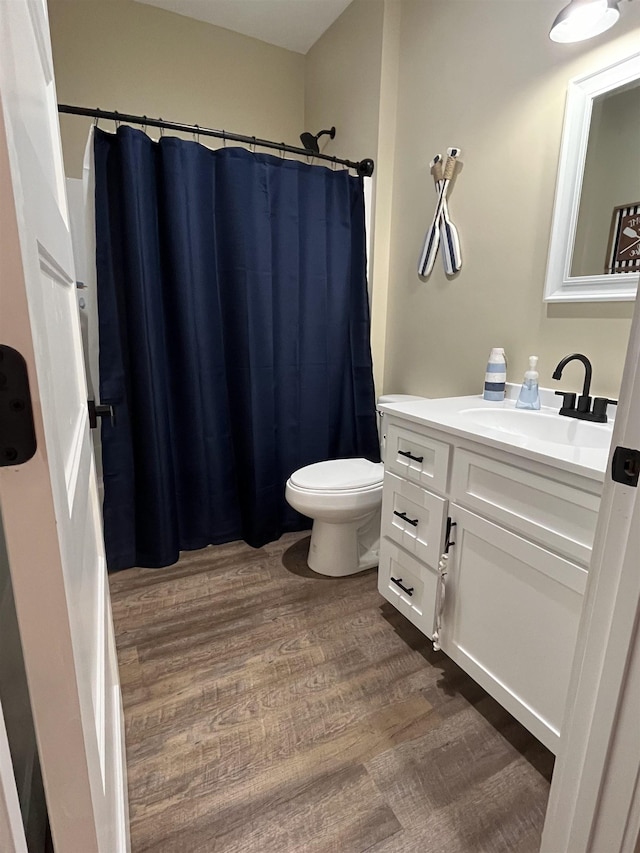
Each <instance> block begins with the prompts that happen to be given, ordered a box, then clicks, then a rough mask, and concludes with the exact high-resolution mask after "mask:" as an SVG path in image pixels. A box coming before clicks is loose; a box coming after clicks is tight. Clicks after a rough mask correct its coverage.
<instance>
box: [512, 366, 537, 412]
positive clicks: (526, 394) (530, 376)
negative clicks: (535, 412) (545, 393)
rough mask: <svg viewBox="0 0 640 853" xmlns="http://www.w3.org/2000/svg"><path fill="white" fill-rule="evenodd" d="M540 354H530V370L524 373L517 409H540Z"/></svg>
mask: <svg viewBox="0 0 640 853" xmlns="http://www.w3.org/2000/svg"><path fill="white" fill-rule="evenodd" d="M537 366H538V356H537V355H530V356H529V370H527V371H526V373H525V374H524V380H523V382H522V388H521V389H520V394H519V395H518V399H517V401H516V409H539V408H540V393H539V391H538V371H537V370H536V368H537Z"/></svg>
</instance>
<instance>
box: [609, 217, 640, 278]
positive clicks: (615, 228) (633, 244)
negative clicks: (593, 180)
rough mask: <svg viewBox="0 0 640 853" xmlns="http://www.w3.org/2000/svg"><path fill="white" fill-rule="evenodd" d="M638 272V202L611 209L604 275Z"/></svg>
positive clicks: (639, 259) (639, 218) (639, 229)
mask: <svg viewBox="0 0 640 853" xmlns="http://www.w3.org/2000/svg"><path fill="white" fill-rule="evenodd" d="M638 270H640V201H636V202H634V203H633V204H621V205H619V206H618V207H615V208H614V209H613V216H612V218H611V231H610V233H609V246H608V248H607V262H606V265H605V270H604V271H605V273H607V274H611V273H624V272H637V271H638Z"/></svg>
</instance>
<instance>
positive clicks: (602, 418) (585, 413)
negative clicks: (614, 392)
mask: <svg viewBox="0 0 640 853" xmlns="http://www.w3.org/2000/svg"><path fill="white" fill-rule="evenodd" d="M570 361H581V362H582V363H583V364H584V385H583V386H582V394H581V395H580V396H579V397H578V404H577V405H576V395H575V394H573V393H571V392H569V393H567V392H565V391H556V394H559V395H560V396H561V397H562V406H561V408H560V414H561V415H566V417H568V418H579V419H580V420H583V421H594V422H595V423H598V424H606V422H607V406H608V405H609V404H610V403H611V404H612V405H614V406H615V405H617V403H618V401H617V400H608V399H607V398H606V397H596V398H595V399H594V401H593V411H592V410H591V397H590V396H589V390H590V388H591V373H592V370H591V362H590V361H589V359H588V358H587V357H586V355H582V353H581V352H574V353H573V354H572V355H567V356H565V357H564V358H563V359H562V361H561V362H559V363H558V365H557V367H556V369H555V370H554V371H553V378H554V379H560V378H561V377H562V371H563V370H564V369H565V367H566V366H567V364H569V362H570Z"/></svg>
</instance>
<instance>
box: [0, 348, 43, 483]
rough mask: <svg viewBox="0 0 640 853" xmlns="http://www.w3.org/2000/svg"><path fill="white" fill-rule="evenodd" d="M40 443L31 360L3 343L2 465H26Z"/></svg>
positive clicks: (0, 391) (0, 359)
mask: <svg viewBox="0 0 640 853" xmlns="http://www.w3.org/2000/svg"><path fill="white" fill-rule="evenodd" d="M36 447H37V442H36V428H35V425H34V423H33V408H32V406H31V391H30V390H29V374H28V373H27V363H26V361H25V360H24V358H23V357H22V356H21V355H20V353H19V352H18V351H17V350H15V349H12V348H11V347H8V346H5V345H4V344H0V467H2V468H5V467H9V466H11V465H22V463H23V462H27V461H28V460H29V459H31V457H32V456H33V455H34V454H35V452H36Z"/></svg>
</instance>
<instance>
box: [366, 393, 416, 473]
mask: <svg viewBox="0 0 640 853" xmlns="http://www.w3.org/2000/svg"><path fill="white" fill-rule="evenodd" d="M426 399H428V398H427V397H416V396H415V395H414V394H383V395H382V396H381V397H378V403H377V405H380V404H381V403H406V402H408V401H409V400H426ZM376 411H377V413H378V438H379V440H380V459H382V461H383V462H384V446H385V441H386V435H385V432H384V412H381V411H380V409H376Z"/></svg>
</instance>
